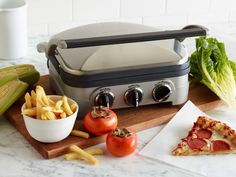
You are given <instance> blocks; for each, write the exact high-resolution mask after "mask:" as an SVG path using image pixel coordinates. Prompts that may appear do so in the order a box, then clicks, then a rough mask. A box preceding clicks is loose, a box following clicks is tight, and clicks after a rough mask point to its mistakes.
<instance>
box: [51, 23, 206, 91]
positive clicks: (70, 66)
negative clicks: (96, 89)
mask: <svg viewBox="0 0 236 177" xmlns="http://www.w3.org/2000/svg"><path fill="white" fill-rule="evenodd" d="M205 34H206V30H205V29H203V28H200V27H195V28H192V29H187V30H175V31H164V32H160V31H157V29H155V28H152V27H147V26H143V25H137V24H130V23H100V24H92V25H86V26H82V27H78V28H74V29H71V30H68V31H65V32H62V33H60V34H58V35H55V36H54V37H53V38H52V39H51V40H50V41H49V44H48V46H47V49H46V55H47V57H48V59H49V60H50V63H52V65H53V67H54V68H55V69H56V71H57V72H58V74H59V75H60V77H61V78H62V79H63V81H65V83H67V84H69V85H73V86H81V87H87V86H95V85H97V84H99V85H104V84H121V83H123V84H124V82H139V81H141V82H143V81H147V80H156V79H158V78H164V77H167V76H176V75H184V74H186V73H188V72H189V64H188V55H187V51H186V49H185V48H184V46H183V45H182V44H181V43H180V42H179V41H178V40H176V39H175V38H177V39H179V38H183V37H188V36H196V35H205Z"/></svg>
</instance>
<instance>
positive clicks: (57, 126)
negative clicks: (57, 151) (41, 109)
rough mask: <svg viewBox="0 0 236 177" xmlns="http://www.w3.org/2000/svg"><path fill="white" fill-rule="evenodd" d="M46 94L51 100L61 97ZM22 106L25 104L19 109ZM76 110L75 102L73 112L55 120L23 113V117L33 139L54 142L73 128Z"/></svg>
mask: <svg viewBox="0 0 236 177" xmlns="http://www.w3.org/2000/svg"><path fill="white" fill-rule="evenodd" d="M47 96H48V97H50V98H51V99H52V100H53V101H57V100H59V99H61V98H62V96H59V95H47ZM68 102H69V103H70V104H71V103H76V102H75V101H74V100H72V99H70V98H68ZM76 104H77V103H76ZM24 108H25V104H23V106H22V108H21V110H23V109H24ZM78 110H79V107H78V104H77V110H76V111H75V113H74V114H72V115H71V116H68V117H66V118H63V119H57V120H40V119H35V118H32V117H29V116H26V115H23V118H24V122H25V126H26V129H27V131H28V132H29V134H30V135H31V136H32V137H33V138H34V139H36V140H38V141H40V142H44V143H55V142H58V141H61V140H63V139H65V138H66V137H68V136H69V134H70V133H71V131H72V129H73V126H74V123H75V120H76V117H77V114H78Z"/></svg>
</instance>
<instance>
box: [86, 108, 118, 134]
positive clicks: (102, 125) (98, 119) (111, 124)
mask: <svg viewBox="0 0 236 177" xmlns="http://www.w3.org/2000/svg"><path fill="white" fill-rule="evenodd" d="M117 123H118V120H117V116H116V114H115V113H114V112H113V111H112V110H110V109H108V108H106V107H103V106H100V107H94V108H93V111H91V112H89V113H87V114H86V115H85V118H84V126H85V128H86V129H87V130H88V131H89V132H90V133H92V134H94V135H103V134H106V133H108V132H110V131H112V130H114V129H115V128H116V127H117Z"/></svg>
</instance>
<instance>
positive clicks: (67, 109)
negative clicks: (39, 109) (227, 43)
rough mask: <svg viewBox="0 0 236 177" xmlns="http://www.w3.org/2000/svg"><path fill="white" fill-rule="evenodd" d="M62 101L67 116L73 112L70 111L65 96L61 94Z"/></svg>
mask: <svg viewBox="0 0 236 177" xmlns="http://www.w3.org/2000/svg"><path fill="white" fill-rule="evenodd" d="M62 101H63V107H64V110H65V112H66V114H67V115H68V116H70V115H72V114H73V111H72V110H71V108H70V105H69V103H68V99H67V97H66V96H63V97H62Z"/></svg>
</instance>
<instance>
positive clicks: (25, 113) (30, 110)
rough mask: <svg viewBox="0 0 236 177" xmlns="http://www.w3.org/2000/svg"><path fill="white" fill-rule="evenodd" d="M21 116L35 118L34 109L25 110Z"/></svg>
mask: <svg viewBox="0 0 236 177" xmlns="http://www.w3.org/2000/svg"><path fill="white" fill-rule="evenodd" d="M22 114H24V115H27V116H30V117H35V116H36V107H34V108H26V109H24V110H23V111H22Z"/></svg>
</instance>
